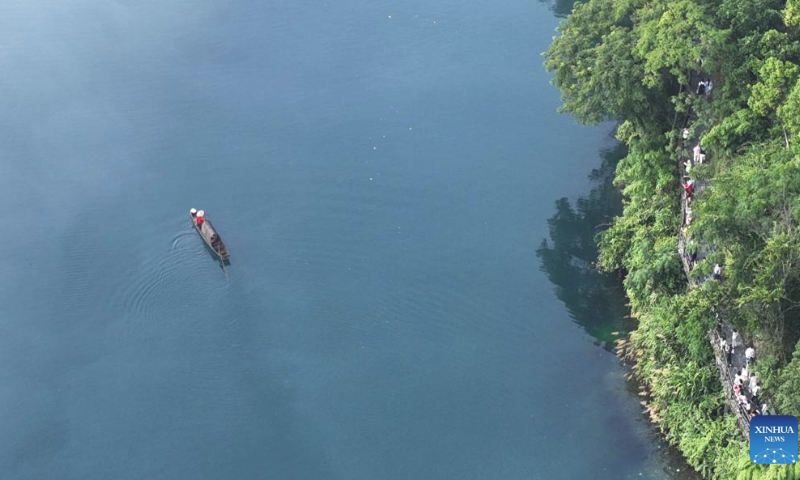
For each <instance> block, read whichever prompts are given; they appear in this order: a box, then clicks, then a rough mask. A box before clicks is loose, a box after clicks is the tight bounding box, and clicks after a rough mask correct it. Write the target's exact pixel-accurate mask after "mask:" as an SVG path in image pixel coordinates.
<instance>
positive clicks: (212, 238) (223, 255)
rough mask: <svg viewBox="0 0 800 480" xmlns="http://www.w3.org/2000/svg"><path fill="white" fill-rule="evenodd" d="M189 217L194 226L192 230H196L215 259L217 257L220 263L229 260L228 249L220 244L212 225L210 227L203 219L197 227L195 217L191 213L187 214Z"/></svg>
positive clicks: (209, 223) (220, 240)
mask: <svg viewBox="0 0 800 480" xmlns="http://www.w3.org/2000/svg"><path fill="white" fill-rule="evenodd" d="M189 217H190V218H191V219H192V225H194V229H195V230H197V233H199V234H200V237H202V239H203V241H204V242H206V245H208V248H210V249H211V250H213V251H214V253H216V254H217V257H219V259H220V261H222V260H227V259H229V258H230V257H231V256H230V254H229V253H228V249H227V248H226V247H225V244H224V243H222V237H220V236H219V233H217V230H216V229H215V228H214V225H212V224H211V222H209V221H208V219H205V220H203V224H202V225H200V226H199V227H198V226H197V217H195V216H194V215H192V214H191V213H189Z"/></svg>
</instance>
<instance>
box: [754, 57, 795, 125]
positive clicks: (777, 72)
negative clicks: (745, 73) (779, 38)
mask: <svg viewBox="0 0 800 480" xmlns="http://www.w3.org/2000/svg"><path fill="white" fill-rule="evenodd" d="M798 74H800V67H798V66H797V65H795V64H794V63H791V62H784V61H782V60H778V59H777V58H773V57H771V58H768V59H767V60H766V61H765V62H764V64H763V65H762V66H761V69H760V70H759V72H758V76H759V81H758V82H757V83H756V84H755V85H753V89H752V93H751V94H750V98H749V99H748V100H747V104H748V105H749V106H750V109H751V110H753V111H754V112H756V113H757V114H759V115H764V116H766V115H770V114H772V113H776V112H777V110H778V107H779V106H781V105H782V104H783V101H784V99H785V98H786V96H787V95H788V94H789V91H790V90H791V89H792V88H793V87H794V85H795V84H796V83H797V76H798Z"/></svg>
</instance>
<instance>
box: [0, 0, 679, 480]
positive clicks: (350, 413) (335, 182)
mask: <svg viewBox="0 0 800 480" xmlns="http://www.w3.org/2000/svg"><path fill="white" fill-rule="evenodd" d="M561 3H563V2H561ZM0 19H2V20H0V27H2V28H0V47H2V48H0V67H2V69H1V70H0V71H1V72H2V73H0V81H1V82H2V92H3V93H2V95H0V205H2V211H0V220H2V225H3V229H2V233H3V245H4V247H5V248H4V253H5V255H3V257H2V259H0V265H2V272H3V275H2V276H1V277H0V282H1V286H0V425H2V428H0V472H3V473H2V478H4V479H5V478H8V479H56V478H58V479H109V478H115V479H142V478H147V479H170V480H172V479H193V480H194V479H214V480H219V479H249V478H269V479H320V480H321V479H347V480H350V479H355V480H358V479H365V480H366V479H370V480H372V479H409V480H410V479H415V480H416V479H459V480H463V479H540V478H541V479H580V478H587V479H588V478H592V479H600V480H602V479H609V480H610V479H615V480H616V479H622V478H650V479H666V478H680V479H684V478H689V477H685V476H683V475H685V473H684V472H685V470H686V467H685V465H683V464H681V463H680V462H675V461H673V460H672V458H671V455H670V454H669V453H668V452H667V449H666V448H665V447H663V445H661V444H660V443H659V442H658V441H657V440H656V439H654V435H653V432H652V430H651V428H650V427H649V426H648V425H647V423H646V422H644V421H643V419H642V417H641V415H640V407H639V404H638V399H637V398H636V397H635V395H632V394H631V392H629V390H628V387H627V385H626V384H625V382H624V380H623V378H622V375H623V374H624V370H623V369H622V367H621V366H620V365H619V364H618V362H617V360H616V359H615V358H614V356H613V355H612V354H610V353H609V351H608V343H607V342H608V341H609V340H610V339H613V335H611V333H610V330H614V329H618V328H623V329H624V327H625V326H624V324H623V323H622V320H621V317H622V316H623V315H624V310H623V309H622V306H621V302H622V300H621V299H620V298H619V291H618V289H615V287H614V286H613V284H611V283H608V282H607V281H606V280H604V279H601V278H599V277H596V276H592V274H589V273H586V271H585V269H581V268H577V267H575V265H576V263H575V262H578V264H579V263H580V260H581V258H580V257H581V254H579V253H576V251H575V250H574V249H572V247H569V244H570V242H572V241H573V240H570V238H574V239H575V240H574V241H577V242H584V243H583V249H582V250H581V252H583V254H587V253H586V252H587V250H586V248H589V247H586V242H587V241H586V240H585V238H586V235H591V234H592V233H593V231H594V229H595V227H596V225H593V224H591V222H592V221H593V220H595V219H597V218H605V217H604V215H607V214H608V213H607V212H608V210H607V209H604V208H605V207H603V206H602V204H603V203H604V202H605V201H606V200H608V198H610V197H608V196H607V195H609V193H608V192H607V191H606V193H602V192H601V193H597V192H598V190H597V189H598V188H600V189H601V190H602V188H603V187H601V186H598V185H601V184H602V182H595V181H593V180H591V179H590V178H589V173H590V171H591V170H592V169H595V168H599V167H601V165H604V163H603V162H604V161H606V162H608V161H611V160H604V159H603V158H604V157H605V158H606V159H608V158H612V157H614V155H615V153H614V148H615V146H614V144H613V143H612V142H611V140H610V139H609V137H608V133H609V130H610V126H604V127H603V128H585V127H579V126H577V125H575V124H574V123H573V122H572V120H571V119H570V118H569V117H567V116H563V115H557V114H556V113H555V110H556V107H557V106H558V104H559V100H558V92H557V91H556V90H555V89H554V88H552V87H550V86H549V85H548V76H547V75H546V73H545V72H544V71H543V69H542V67H541V58H540V56H539V53H540V52H542V51H543V50H545V49H546V48H547V45H548V43H549V41H550V39H551V37H552V35H553V34H554V31H553V30H554V28H555V27H556V25H557V24H558V21H559V19H558V18H557V17H556V16H555V15H554V13H553V11H552V10H551V8H550V6H549V5H547V4H543V3H538V2H530V1H521V0H511V1H509V2H504V3H500V4H498V3H496V2H484V1H468V2H466V3H465V2H463V1H453V0H434V1H424V2H423V1H418V0H411V1H407V2H402V3H395V2H389V1H386V0H377V1H375V0H371V1H366V0H354V1H349V2H324V1H316V2H311V1H307V0H298V1H292V2H283V3H278V2H274V1H266V2H263V1H244V0H233V1H230V2H210V1H204V0H192V1H188V0H177V1H166V2H164V1H161V2H156V1H140V2H132V1H127V0H125V1H118V2H89V1H80V0H66V1H63V0H59V1H55V0H51V1H24V2H23V1H19V0H12V1H10V2H5V3H4V4H3V5H2V6H0ZM609 149H610V150H609ZM609 152H610V153H609ZM612 168H613V167H612ZM600 177H602V175H600ZM592 189H595V193H592V194H590V192H591V191H592ZM604 191H605V190H604ZM587 195H588V196H587ZM603 195H606V196H605V197H604V196H603ZM580 196H587V197H586V198H587V199H588V200H585V201H584V202H583V203H582V205H584V207H574V208H575V209H576V210H574V211H573V206H572V205H573V204H572V203H565V202H560V203H559V206H558V209H556V207H554V205H555V204H554V202H555V201H556V200H558V199H560V198H562V197H566V198H568V199H572V200H571V201H572V202H574V201H575V199H576V198H578V197H580ZM601 197H602V198H601ZM593 199H594V200H593ZM598 199H599V200H598ZM587 202H588V203H587ZM607 203H608V208H612V209H613V208H615V207H614V202H613V201H610V202H607ZM587 205H589V207H591V208H589V209H588V210H587V209H586V206H587ZM598 205H599V206H598ZM190 207H198V208H204V209H205V210H206V211H207V212H208V217H209V218H210V219H212V220H213V221H214V222H215V224H216V226H217V227H218V228H219V229H220V231H221V233H222V235H223V238H224V239H225V241H226V243H227V244H228V248H229V250H230V251H231V253H232V264H231V265H230V267H228V272H229V274H230V282H228V281H226V279H225V277H224V276H223V274H222V272H221V271H220V268H219V266H218V264H217V263H215V261H214V260H213V258H212V257H211V255H210V254H209V252H208V251H207V250H206V249H205V248H204V246H203V245H202V243H201V242H200V240H199V238H198V237H197V235H196V234H195V233H194V232H193V230H192V229H191V227H190V224H189V220H188V216H187V211H188V209H189V208H190ZM581 208H583V210H581ZM592 209H599V210H597V211H595V210H592ZM570 211H572V215H571V216H570V214H569V212H570ZM576 212H577V213H576ZM603 212H605V213H603ZM554 213H556V217H554V218H555V220H552V221H551V222H550V223H549V224H548V218H550V217H552V216H553V215H554ZM559 218H560V219H561V220H564V219H566V221H558V220H559ZM587 222H590V223H587ZM587 225H588V226H587ZM551 234H553V235H554V237H553V238H552V240H551V241H550V242H549V243H548V245H547V246H543V245H541V242H542V240H543V239H544V238H546V237H550V235H551ZM565 245H567V246H566V247H565ZM565 249H566V250H565ZM537 250H538V252H539V255H538V257H537ZM548 252H549V253H548ZM590 253H591V252H589V253H588V254H587V255H589V254H590ZM573 257H575V258H577V260H575V259H574V258H573ZM573 260H574V261H573ZM572 278H574V281H573V280H571V279H572ZM551 279H552V280H553V283H551V281H550V280H551ZM603 282H605V283H603ZM586 291H589V292H590V293H591V295H589V296H587V295H584V294H583V293H582V292H586ZM587 298H591V299H592V300H591V301H588V300H587ZM595 301H596V302H598V303H597V306H596V308H595ZM581 327H583V328H581ZM603 342H606V343H603ZM603 346H605V347H606V348H602V347H603ZM678 469H680V470H681V471H680V472H677V470H678Z"/></svg>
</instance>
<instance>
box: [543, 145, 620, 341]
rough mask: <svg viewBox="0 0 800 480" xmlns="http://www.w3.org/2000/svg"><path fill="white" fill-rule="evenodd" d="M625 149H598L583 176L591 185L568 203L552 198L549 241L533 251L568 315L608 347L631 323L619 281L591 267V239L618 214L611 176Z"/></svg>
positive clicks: (593, 256) (616, 192) (594, 251)
mask: <svg viewBox="0 0 800 480" xmlns="http://www.w3.org/2000/svg"><path fill="white" fill-rule="evenodd" d="M626 153H627V150H626V148H625V146H624V145H622V144H618V145H617V146H615V147H613V148H610V149H607V150H603V151H601V152H600V155H601V157H602V159H603V161H602V164H601V166H600V168H598V169H596V170H593V171H592V173H591V174H590V175H589V178H590V179H591V180H592V181H593V182H594V183H595V186H594V188H592V190H591V192H589V194H588V195H587V196H585V197H581V198H579V199H578V200H577V202H575V206H574V207H573V206H572V204H571V203H570V201H569V199H567V198H561V199H559V200H557V201H556V212H555V214H553V216H552V217H550V218H549V219H548V220H547V224H548V225H549V229H550V241H548V240H547V239H545V240H542V243H541V244H540V245H539V248H537V249H536V255H537V256H538V257H539V260H540V262H541V269H542V271H543V272H545V273H546V274H547V277H548V278H549V279H550V282H552V283H553V285H554V286H555V290H556V296H557V297H558V299H559V300H561V301H562V302H564V306H565V307H566V308H567V310H568V311H569V313H570V316H571V317H572V318H573V320H574V321H575V322H576V323H577V324H579V325H580V326H581V327H582V328H583V329H584V330H585V331H586V332H587V333H588V334H590V335H591V336H592V337H594V338H595V342H596V343H597V344H598V345H601V346H602V347H603V348H605V349H606V350H609V351H610V350H612V349H613V347H614V345H613V342H614V340H616V339H617V338H620V336H622V335H624V334H626V333H627V332H629V331H630V330H632V328H633V326H634V324H633V322H632V321H631V320H630V319H627V318H626V317H627V315H628V311H627V308H626V307H625V303H626V299H625V291H624V290H623V288H622V285H621V283H620V281H619V279H618V278H616V277H613V276H611V275H607V274H604V273H601V272H599V271H598V270H597V269H596V268H595V266H594V263H595V262H596V260H597V244H596V242H595V237H596V236H597V234H598V233H599V232H600V231H602V230H603V229H604V228H605V227H606V226H607V225H608V224H609V223H610V222H611V221H612V219H613V218H614V217H615V216H617V215H620V214H621V213H622V197H621V195H620V193H619V190H618V189H617V188H616V187H614V185H613V180H614V171H615V169H616V165H617V162H619V160H620V159H621V158H623V157H624V156H625V155H626Z"/></svg>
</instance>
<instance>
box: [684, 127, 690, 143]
mask: <svg viewBox="0 0 800 480" xmlns="http://www.w3.org/2000/svg"><path fill="white" fill-rule="evenodd" d="M683 139H684V140H689V129H688V128H684V129H683Z"/></svg>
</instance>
